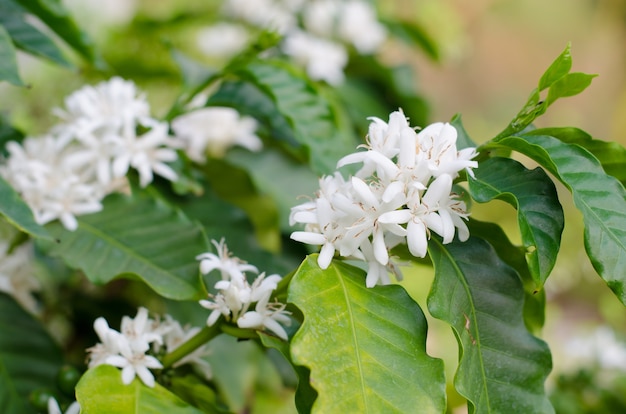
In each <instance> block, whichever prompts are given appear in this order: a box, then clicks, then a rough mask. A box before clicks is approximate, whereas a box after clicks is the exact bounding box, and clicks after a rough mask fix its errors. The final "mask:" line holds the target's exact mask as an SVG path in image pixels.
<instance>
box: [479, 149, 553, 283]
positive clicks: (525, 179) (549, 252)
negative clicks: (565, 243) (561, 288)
mask: <svg viewBox="0 0 626 414" xmlns="http://www.w3.org/2000/svg"><path fill="white" fill-rule="evenodd" d="M474 174H475V175H476V177H475V178H471V177H469V178H468V180H469V190H470V194H471V195H472V198H473V199H474V200H476V201H478V202H480V203H486V202H488V201H491V200H493V199H499V200H502V201H504V202H506V203H509V204H511V205H512V206H513V207H515V209H516V210H517V221H518V224H519V229H520V233H521V236H522V243H523V244H524V247H525V248H526V252H527V253H526V258H527V260H528V266H529V268H530V273H531V274H532V277H533V279H534V280H535V284H536V286H537V288H541V286H543V284H544V283H545V281H546V279H547V278H548V276H549V275H550V272H551V271H552V269H553V268H554V264H555V263H556V258H557V255H558V253H559V247H560V245H561V234H562V233H563V228H564V227H565V219H564V216H563V208H562V207H561V204H560V203H559V199H558V195H557V192H556V187H555V186H554V183H553V182H552V180H551V179H550V177H548V175H547V174H546V173H545V171H544V170H542V169H541V168H535V169H534V170H528V169H526V167H524V166H523V165H522V164H520V163H519V162H517V161H515V160H513V159H510V158H500V157H495V158H490V159H488V160H485V161H483V162H481V163H480V164H479V165H478V168H477V169H475V170H474Z"/></svg>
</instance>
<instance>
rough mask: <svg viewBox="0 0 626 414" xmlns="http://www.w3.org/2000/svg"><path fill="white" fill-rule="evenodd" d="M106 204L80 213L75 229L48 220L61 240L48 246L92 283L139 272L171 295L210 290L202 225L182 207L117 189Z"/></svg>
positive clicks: (191, 295) (197, 294)
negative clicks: (202, 266) (201, 257)
mask: <svg viewBox="0 0 626 414" xmlns="http://www.w3.org/2000/svg"><path fill="white" fill-rule="evenodd" d="M103 204H104V209H103V210H102V211H101V212H99V213H96V214H89V215H85V216H81V217H79V218H78V222H79V227H78V229H77V230H76V231H73V232H72V231H68V230H65V228H63V226H62V225H61V224H60V223H58V222H53V223H50V224H49V225H47V226H46V227H47V229H48V231H49V232H50V233H51V234H52V235H53V236H54V237H55V238H56V239H57V240H58V242H57V243H51V244H50V245H49V246H47V248H48V249H49V251H50V254H52V255H54V256H60V257H62V258H63V259H64V260H65V261H66V262H67V264H68V265H69V266H71V267H74V268H77V269H81V270H82V271H84V272H85V275H86V276H87V278H89V280H91V281H92V282H94V283H98V284H102V283H107V282H109V281H110V280H112V279H114V278H115V277H138V278H139V279H141V280H142V281H144V282H145V283H147V284H148V285H149V286H150V287H151V288H152V289H154V290H155V291H156V292H157V293H158V294H160V295H161V296H164V297H166V298H170V299H177V300H191V299H200V298H202V297H204V296H205V295H206V293H205V291H204V288H203V286H202V284H201V279H200V276H199V270H198V262H197V261H196V259H195V257H196V255H198V254H200V253H204V252H206V251H208V250H209V246H208V243H207V241H206V237H205V235H204V232H203V231H202V228H201V227H200V226H199V225H197V224H196V223H193V222H191V221H190V220H189V219H188V218H187V217H185V216H184V215H183V214H182V213H181V212H180V211H177V210H173V209H172V208H170V207H168V206H167V205H165V204H164V203H163V202H161V201H158V200H151V199H149V198H147V197H142V196H135V197H128V196H124V195H121V194H114V195H111V196H109V197H107V198H106V199H105V200H104V203H103Z"/></svg>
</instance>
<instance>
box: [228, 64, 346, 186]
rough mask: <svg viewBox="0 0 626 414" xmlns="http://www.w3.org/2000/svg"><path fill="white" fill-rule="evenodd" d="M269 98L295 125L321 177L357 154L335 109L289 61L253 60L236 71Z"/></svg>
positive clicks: (292, 126) (295, 131)
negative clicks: (342, 131) (345, 156)
mask: <svg viewBox="0 0 626 414" xmlns="http://www.w3.org/2000/svg"><path fill="white" fill-rule="evenodd" d="M235 73H236V74H237V75H238V76H240V77H241V78H242V79H244V80H247V81H249V82H252V83H253V84H254V85H255V86H256V87H258V88H259V89H260V90H262V91H263V92H264V93H265V94H266V95H267V96H269V97H270V98H271V99H272V100H273V102H274V104H275V105H276V108H277V109H278V111H279V112H280V113H281V114H282V115H283V116H284V117H285V119H286V120H287V122H288V123H289V125H290V126H291V128H292V130H293V133H294V137H295V139H296V141H297V142H298V143H299V144H300V145H303V146H305V147H306V148H307V150H308V155H309V163H310V164H311V167H312V168H313V170H314V171H315V172H316V173H318V174H328V173H331V172H333V171H335V167H336V163H337V161H338V160H339V158H341V157H343V156H344V155H346V154H348V153H349V152H352V151H354V148H355V146H356V145H355V144H356V143H355V142H353V140H352V136H348V135H346V134H341V133H339V132H338V128H337V124H338V120H337V117H336V115H335V113H334V112H333V110H332V107H331V105H330V103H329V102H328V101H326V100H325V99H324V97H323V95H322V94H321V93H320V92H319V91H318V90H317V89H316V87H315V85H313V84H312V83H310V82H309V81H307V80H306V79H305V78H304V77H301V76H300V75H298V74H297V73H296V71H295V70H293V69H292V68H291V67H290V66H289V65H287V64H286V63H285V62H281V61H273V60H264V61H253V62H251V63H249V64H247V65H245V66H243V67H241V68H239V69H238V70H236V72H235Z"/></svg>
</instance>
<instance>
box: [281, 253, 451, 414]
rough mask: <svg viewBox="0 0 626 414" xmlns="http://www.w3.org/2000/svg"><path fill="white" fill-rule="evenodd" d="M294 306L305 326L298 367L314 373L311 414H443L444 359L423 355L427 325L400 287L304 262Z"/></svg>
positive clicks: (293, 290)
mask: <svg viewBox="0 0 626 414" xmlns="http://www.w3.org/2000/svg"><path fill="white" fill-rule="evenodd" d="M289 301H290V302H292V303H294V304H295V305H296V306H297V307H298V308H299V309H300V310H301V311H302V313H303V315H304V322H303V324H302V326H301V327H300V329H299V330H298V331H297V333H296V334H295V336H294V337H293V339H292V342H291V355H292V358H293V362H294V363H295V364H297V365H303V366H306V367H308V368H309V369H310V370H311V375H310V379H311V384H312V385H313V387H314V388H315V389H316V390H317V392H318V393H319V395H318V397H317V400H315V403H314V404H313V410H312V412H314V413H342V412H345V413H365V412H371V413H409V412H415V410H416V409H417V408H418V407H419V412H421V413H441V412H443V411H444V410H445V379H444V373H443V364H442V361H440V360H437V359H434V358H431V357H430V356H428V355H427V354H426V320H425V318H424V314H423V313H422V311H421V309H420V308H419V306H418V305H417V304H416V303H415V302H414V301H413V300H412V299H411V298H410V297H409V295H408V294H407V293H406V291H405V290H404V289H403V288H402V287H401V286H398V285H389V286H377V287H374V288H372V289H368V288H366V287H365V274H364V272H363V271H362V270H360V269H357V268H355V267H352V266H349V265H347V264H344V263H341V262H337V261H335V262H333V263H332V264H331V265H330V266H329V267H328V269H326V270H322V269H320V268H319V266H318V265H317V255H311V256H309V257H307V259H306V260H305V261H304V262H303V263H302V265H301V266H300V268H299V269H298V271H297V273H296V274H295V276H294V278H293V279H292V281H291V284H290V286H289Z"/></svg>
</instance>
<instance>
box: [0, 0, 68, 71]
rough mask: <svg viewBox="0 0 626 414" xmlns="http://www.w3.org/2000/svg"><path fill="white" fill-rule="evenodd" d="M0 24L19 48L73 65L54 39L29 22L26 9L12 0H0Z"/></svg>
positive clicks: (63, 63)
mask: <svg viewBox="0 0 626 414" xmlns="http://www.w3.org/2000/svg"><path fill="white" fill-rule="evenodd" d="M0 25H3V26H4V28H5V29H6V30H7V32H9V35H11V38H12V39H13V42H14V43H15V46H16V47H18V48H19V49H22V50H24V51H26V52H28V53H31V54H34V55H38V56H42V57H45V58H48V59H50V60H51V61H53V62H56V63H59V64H61V65H64V66H71V64H70V63H69V62H68V61H67V59H65V57H64V56H63V53H61V51H60V50H59V48H58V47H57V45H56V44H55V43H54V41H53V40H52V39H51V38H50V37H49V36H47V35H45V34H44V33H42V32H41V31H40V30H39V29H37V28H36V27H35V26H33V25H32V24H30V23H28V22H27V21H26V12H25V10H24V9H23V8H22V7H21V6H19V5H18V4H16V3H14V2H13V1H12V0H0Z"/></svg>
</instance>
